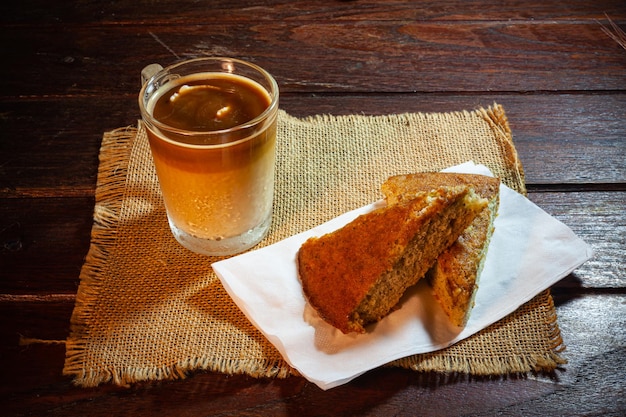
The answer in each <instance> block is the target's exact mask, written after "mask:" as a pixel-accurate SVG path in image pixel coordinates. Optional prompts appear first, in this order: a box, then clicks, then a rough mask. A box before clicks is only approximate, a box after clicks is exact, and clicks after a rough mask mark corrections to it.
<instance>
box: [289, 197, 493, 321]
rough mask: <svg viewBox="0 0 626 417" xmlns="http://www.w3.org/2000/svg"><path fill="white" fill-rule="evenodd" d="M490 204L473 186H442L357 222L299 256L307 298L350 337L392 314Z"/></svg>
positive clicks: (312, 244) (309, 245) (306, 245)
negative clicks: (405, 296) (441, 255)
mask: <svg viewBox="0 0 626 417" xmlns="http://www.w3.org/2000/svg"><path fill="white" fill-rule="evenodd" d="M486 204H487V201H486V200H485V199H481V198H480V197H478V196H477V195H476V194H475V193H474V192H473V190H472V189H471V188H469V187H467V186H463V185H462V186H455V187H442V188H440V189H437V190H433V191H430V192H428V193H422V194H420V195H418V196H416V198H414V199H411V200H408V201H405V202H402V203H399V204H394V205H391V206H387V207H384V208H381V209H378V210H375V211H373V212H371V213H368V214H365V215H362V216H359V217H358V218H357V219H355V220H354V221H352V222H351V223H349V224H348V225H346V226H344V227H343V228H341V229H339V230H337V231H335V232H332V233H329V234H327V235H324V236H322V237H319V238H311V239H309V240H308V241H306V242H305V243H304V244H303V245H302V247H301V248H300V250H299V252H298V258H297V261H298V270H299V276H300V280H301V282H302V288H303V291H304V294H305V296H306V298H307V300H308V302H309V303H310V304H311V306H312V307H313V308H314V309H315V310H316V311H317V312H318V313H319V314H320V316H321V317H322V318H323V319H324V320H325V321H327V322H328V323H330V324H332V325H333V326H335V327H336V328H338V329H339V330H341V331H342V332H344V333H349V332H361V333H362V332H364V331H365V328H364V327H365V326H366V325H367V324H369V323H373V322H376V321H378V320H380V319H381V318H383V317H384V316H385V315H387V314H388V313H389V312H390V311H391V310H392V309H393V308H394V306H396V305H397V303H398V301H399V300H400V298H401V297H402V295H403V294H404V292H405V290H406V289H407V288H408V287H409V286H411V285H414V284H415V283H416V282H417V281H418V280H419V279H420V278H422V277H423V276H424V275H425V273H426V271H427V270H428V269H429V268H430V267H431V266H432V264H433V263H434V262H435V260H436V259H437V257H438V256H439V254H440V253H441V252H442V251H443V250H444V249H445V248H447V247H448V246H450V245H451V244H452V243H453V242H454V241H455V240H456V239H457V238H458V236H459V235H460V234H461V233H462V231H463V230H464V229H465V228H466V227H467V226H468V225H469V224H470V223H471V222H472V220H473V219H474V217H475V216H476V215H477V213H478V212H480V211H481V210H482V208H483V207H484V206H485V205H486Z"/></svg>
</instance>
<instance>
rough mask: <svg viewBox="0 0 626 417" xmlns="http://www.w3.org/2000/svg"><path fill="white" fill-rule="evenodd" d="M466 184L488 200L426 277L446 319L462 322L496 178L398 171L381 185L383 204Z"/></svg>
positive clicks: (485, 241)
mask: <svg viewBox="0 0 626 417" xmlns="http://www.w3.org/2000/svg"><path fill="white" fill-rule="evenodd" d="M462 184H464V185H469V186H471V187H472V188H473V189H474V190H475V191H476V193H477V194H478V195H480V196H481V197H483V198H486V199H487V200H489V204H488V205H487V207H485V208H484V209H483V210H482V211H481V212H480V213H479V214H478V216H476V218H475V219H474V221H473V222H472V223H471V224H470V225H469V227H468V228H467V229H465V231H464V232H463V233H462V234H461V235H460V236H459V238H458V239H457V240H456V242H454V244H453V245H452V246H450V247H449V248H448V249H447V250H446V251H445V252H444V253H442V254H441V255H440V256H439V257H438V258H437V262H436V263H435V265H434V266H433V267H432V268H431V269H430V271H428V274H427V277H428V281H429V283H430V285H431V286H432V288H433V293H434V295H435V297H436V298H437V300H438V301H439V304H440V305H441V307H442V308H443V310H444V311H445V312H446V314H447V315H448V317H449V319H450V321H451V322H452V323H453V324H454V325H455V326H459V327H463V326H465V324H466V323H467V320H468V318H469V314H470V311H471V309H472V307H473V305H474V297H475V295H476V290H477V289H478V282H479V278H480V273H481V271H482V268H483V265H484V261H485V258H486V254H487V249H488V248H489V241H490V239H491V235H492V234H493V230H494V228H493V221H494V219H495V217H496V215H497V211H498V204H499V195H500V194H499V187H500V180H499V179H498V178H492V177H487V176H484V175H470V174H453V173H422V174H410V175H398V176H395V177H391V178H389V179H388V180H387V181H386V182H385V183H384V184H383V185H382V186H381V188H382V191H383V194H385V198H386V200H387V204H398V203H400V202H402V201H407V200H411V199H413V198H414V197H415V196H416V195H418V194H420V193H423V192H428V191H430V190H432V189H433V188H436V187H441V186H444V185H447V186H457V185H462Z"/></svg>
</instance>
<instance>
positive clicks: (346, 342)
mask: <svg viewBox="0 0 626 417" xmlns="http://www.w3.org/2000/svg"><path fill="white" fill-rule="evenodd" d="M446 171H451V172H461V173H475V174H483V175H490V176H493V175H492V174H491V172H490V171H489V169H487V167H485V166H483V165H476V164H474V163H473V162H467V163H465V164H462V165H458V166H455V167H452V168H449V169H447V170H446ZM383 204H384V203H383V202H382V201H379V202H376V203H372V204H370V205H367V206H365V207H361V208H359V209H357V210H354V211H350V212H348V213H345V214H343V215H341V216H339V217H337V218H335V219H333V220H331V221H329V222H327V223H324V224H322V225H320V226H318V227H315V228H313V229H311V230H308V231H306V232H303V233H300V234H298V235H295V236H292V237H290V238H287V239H285V240H283V241H280V242H278V243H276V244H274V245H271V246H267V247H265V248H262V249H259V250H256V251H252V252H248V253H245V254H243V255H239V256H235V257H232V258H230V259H227V260H223V261H220V262H216V263H214V264H213V265H212V266H213V269H214V270H215V272H216V273H217V275H218V277H219V278H220V280H221V282H222V284H223V285H224V287H225V288H226V290H227V291H228V293H229V295H230V296H231V297H232V298H233V300H234V301H235V303H236V304H237V306H238V307H239V308H240V309H241V310H242V311H243V313H244V314H245V315H246V317H247V318H248V319H249V320H250V321H251V322H252V323H253V324H254V325H255V326H256V327H257V328H258V329H259V330H260V331H261V332H262V333H263V334H264V335H265V337H267V339H268V340H269V341H270V342H271V343H272V344H273V345H274V346H275V347H276V348H277V349H278V350H279V351H280V353H281V354H282V355H283V357H284V358H285V360H286V361H287V362H288V363H289V364H290V365H291V366H292V367H294V368H295V369H297V370H298V371H299V372H300V373H301V374H302V375H303V376H304V377H305V378H307V379H308V380H309V381H311V382H313V383H315V384H316V385H318V386H319V387H320V388H322V389H324V390H326V389H329V388H333V387H336V386H338V385H341V384H344V383H346V382H348V381H350V380H352V379H353V378H355V377H357V376H358V375H361V374H362V373H364V372H366V371H368V370H370V369H374V368H376V367H378V366H381V365H383V364H386V363H388V362H391V361H393V360H395V359H399V358H403V357H406V356H409V355H413V354H418V353H426V352H432V351H435V350H439V349H442V348H445V347H447V346H450V345H452V344H454V343H456V342H458V341H460V340H463V339H465V338H467V337H469V336H471V335H473V334H474V333H476V332H478V331H480V330H481V329H484V328H485V327H487V326H489V325H490V324H492V323H494V322H496V321H498V320H500V319H501V318H503V317H505V316H506V315H508V314H510V313H512V312H513V311H515V310H516V309H517V308H518V307H519V306H521V305H522V304H524V303H525V302H527V301H529V300H531V299H532V298H533V297H534V296H535V295H537V294H538V293H540V292H541V291H543V290H545V289H547V288H549V287H550V286H551V285H553V284H554V283H556V282H557V281H559V280H560V279H561V278H563V277H565V276H566V275H568V274H569V273H570V272H572V271H573V270H574V269H575V268H577V267H578V266H580V265H581V264H582V263H584V262H585V261H586V260H588V259H589V258H590V257H591V255H592V253H591V248H590V247H589V246H588V245H587V244H586V243H585V242H583V241H582V240H581V239H579V238H578V237H577V236H576V235H575V234H574V233H573V232H572V231H571V230H570V229H569V228H568V227H567V226H565V225H564V224H563V223H561V222H559V221H558V220H556V219H554V218H553V217H551V216H550V215H548V214H547V213H546V212H544V211H543V210H542V209H540V208H539V207H537V206H536V205H535V204H533V203H532V202H531V201H529V200H528V199H526V198H525V197H524V196H522V195H521V194H519V193H517V192H515V191H513V190H512V189H510V188H508V187H507V186H505V185H503V184H501V186H500V208H499V214H498V217H497V218H496V220H495V231H494V234H493V236H492V239H491V244H490V246H489V251H488V254H487V259H486V260H485V266H484V269H483V272H482V275H481V278H480V285H479V290H478V291H477V293H476V300H475V306H474V309H473V310H472V313H471V315H470V318H469V321H468V323H467V325H466V326H465V328H462V329H461V328H457V327H455V326H452V325H451V324H450V323H449V321H448V318H447V317H446V315H445V313H444V312H443V310H441V308H440V307H439V305H438V304H437V302H436V301H435V300H434V297H433V295H432V291H431V289H430V287H429V286H428V284H427V283H426V282H425V280H421V282H420V283H418V284H417V285H416V286H415V287H413V288H411V289H409V290H408V291H407V294H405V296H404V297H403V299H402V301H401V302H402V306H401V308H400V309H398V310H396V311H394V312H393V313H391V314H390V315H389V316H387V317H386V318H385V319H383V320H382V321H380V322H379V323H377V324H375V325H374V326H372V328H371V329H369V332H368V333H367V334H350V335H345V334H343V333H341V332H340V331H339V330H337V329H335V328H334V327H332V326H331V325H329V324H327V323H325V322H324V321H322V320H321V319H320V318H319V317H318V316H317V313H316V312H315V311H314V310H313V309H312V308H311V307H310V306H309V305H308V304H307V303H306V301H305V298H304V295H303V293H302V288H301V286H300V281H299V279H298V271H297V266H296V261H295V260H296V254H297V252H298V250H299V248H300V245H301V244H302V243H303V242H304V241H305V240H307V239H308V238H309V237H311V236H321V235H323V234H326V233H328V232H331V231H333V230H335V229H338V228H340V227H342V226H343V225H345V224H347V223H348V222H350V221H351V220H353V219H354V218H356V217H357V216H359V215H360V214H363V213H366V212H369V211H371V210H373V209H375V208H376V207H380V206H382V205H383Z"/></svg>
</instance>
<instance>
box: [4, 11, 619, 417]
mask: <svg viewBox="0 0 626 417" xmlns="http://www.w3.org/2000/svg"><path fill="white" fill-rule="evenodd" d="M0 11H1V13H0V21H1V24H0V27H1V34H2V36H0V39H2V40H1V41H0V42H1V43H2V51H3V56H4V57H5V58H4V64H3V65H2V69H1V70H0V71H1V74H2V77H1V80H2V81H1V82H2V89H1V93H0V123H1V131H2V136H1V139H0V242H1V247H0V251H1V252H0V323H1V324H0V335H1V337H0V367H1V369H2V373H1V374H2V375H1V376H0V381H1V384H0V409H2V410H3V414H4V415H15V416H19V415H37V416H43V415H46V416H47V415H51V416H57V415H59V416H61V415H62V416H74V415H75V416H85V415H89V416H98V415H152V414H158V415H159V416H162V417H164V416H188V415H189V416H191V415H193V416H212V415H228V416H269V415H272V416H274V415H275V416H296V415H297V416H308V415H333V416H343V415H363V416H377V415H395V416H408V415H437V416H455V415H461V414H462V415H624V414H625V413H626V395H624V394H625V393H624V391H625V390H624V386H625V385H626V331H625V330H626V274H625V270H626V269H625V267H624V265H625V262H624V258H625V257H626V244H625V243H626V216H625V211H624V207H625V202H626V198H625V197H626V182H625V178H626V164H625V155H626V49H624V47H622V46H620V43H619V42H618V41H617V40H616V39H614V38H613V37H611V36H609V33H614V34H615V33H618V32H616V31H615V30H616V29H613V32H611V30H609V33H607V32H606V31H605V30H603V28H604V29H611V26H610V22H611V21H612V22H614V23H615V24H617V25H618V26H621V27H622V28H626V3H625V2H624V1H623V0H606V1H597V0H569V1H553V0H544V1H541V2H539V1H536V2H535V1H528V2H520V1H513V0H505V1H500V0H497V1H496V0H484V1H478V0H477V1H462V0H450V1H447V2H438V1H428V0H426V1H397V0H387V1H384V0H383V1H366V0H356V1H332V0H331V1H326V2H319V1H312V0H289V1H286V0H251V1H240V0H228V1H225V0H216V1H213V2H201V1H198V2H187V1H181V0H164V1H153V0H150V1H148V0H139V1H111V2H91V1H70V0H65V1H57V2H52V3H51V2H49V1H44V0H25V1H18V2H3V4H2V5H1V6H0ZM207 55H209V56H212V55H220V56H232V57H239V58H243V59H247V60H251V61H253V62H255V63H257V64H259V65H261V66H262V67H264V68H266V69H267V70H269V71H270V72H271V73H272V74H273V75H274V76H275V77H276V79H277V81H278V83H279V84H280V87H281V107H282V108H283V109H284V110H286V111H287V112H289V113H290V114H292V115H294V116H307V115H313V114H320V113H331V114H352V113H359V114H388V113H401V112H443V111H455V110H462V109H473V108H477V107H486V106H489V105H491V104H493V103H494V102H497V103H498V104H501V105H503V106H504V108H505V110H506V112H507V115H508V118H509V123H510V126H511V129H512V131H513V138H514V142H515V145H516V147H517V150H518V152H519V155H520V158H521V161H522V163H523V165H524V169H525V173H526V181H527V187H528V191H529V198H530V199H531V200H532V201H534V202H535V203H536V204H538V205H539V206H540V207H542V208H543V209H544V210H546V211H547V212H548V213H550V214H551V215H553V216H554V217H556V218H557V219H559V220H561V221H562V222H564V223H565V224H567V225H568V226H569V227H571V228H572V229H573V230H574V232H575V233H577V234H578V235H579V236H580V237H581V238H583V239H584V240H585V241H586V242H588V243H589V244H590V245H591V246H592V247H593V249H594V251H595V256H594V258H593V259H592V260H590V261H589V262H587V263H586V264H584V265H583V266H581V267H580V268H578V269H577V270H576V271H574V272H573V273H572V274H571V275H569V276H567V277H566V278H564V279H563V280H562V281H560V282H559V283H557V284H556V285H554V287H553V288H552V294H553V296H554V299H555V303H556V306H557V313H558V320H559V325H560V329H561V332H562V336H563V339H564V342H565V344H566V346H567V349H566V350H565V351H564V352H563V355H564V357H565V358H566V359H567V360H568V364H566V365H564V366H562V367H560V368H559V369H557V370H556V371H555V372H554V373H553V374H549V375H543V374H539V375H535V374H529V375H522V376H520V375H517V376H508V377H506V378H498V377H494V378H476V377H471V376H467V375H447V376H444V375H437V374H420V373H416V372H412V371H408V370H402V369H390V368H383V369H377V370H374V371H371V372H368V373H367V374H365V375H363V376H361V377H359V378H357V379H356V380H354V381H352V382H351V383H349V384H347V385H344V386H341V387H338V388H335V389H331V390H329V391H322V390H320V389H319V388H317V387H316V386H315V385H314V384H312V383H309V382H307V381H306V380H304V379H302V378H298V377H291V378H288V379H254V378H251V377H248V376H241V375H239V376H225V375H222V374H218V373H211V372H196V373H193V374H191V375H189V377H188V378H187V379H185V380H177V381H164V382H152V383H139V384H136V385H133V386H130V387H117V386H113V385H103V386H100V387H98V388H90V389H83V388H78V387H75V386H73V385H72V381H71V379H70V378H68V377H65V376H63V375H62V374H61V370H62V367H63V362H64V356H65V346H64V344H63V341H64V340H65V339H66V338H67V336H68V333H69V319H70V315H71V313H72V309H73V307H74V301H75V295H76V291H77V287H78V284H79V278H78V277H79V273H80V269H81V266H82V264H83V262H84V258H85V255H86V253H87V251H88V248H89V241H90V231H91V226H92V213H93V209H94V191H95V185H96V173H97V168H98V151H99V146H100V143H101V140H102V134H103V132H105V131H108V130H112V129H115V128H118V127H122V126H128V125H135V124H136V120H137V119H138V117H139V112H138V108H137V93H138V89H139V82H140V81H139V79H140V78H139V73H140V71H141V69H142V68H143V67H144V66H145V65H147V64H149V63H153V62H159V63H162V64H167V63H171V62H174V61H177V60H179V59H185V58H191V57H197V56H207Z"/></svg>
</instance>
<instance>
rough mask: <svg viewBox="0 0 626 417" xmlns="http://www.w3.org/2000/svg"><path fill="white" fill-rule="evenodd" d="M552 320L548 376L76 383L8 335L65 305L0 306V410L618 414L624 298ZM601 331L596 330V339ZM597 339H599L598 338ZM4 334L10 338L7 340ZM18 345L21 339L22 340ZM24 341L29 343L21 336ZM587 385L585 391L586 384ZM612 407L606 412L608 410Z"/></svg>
mask: <svg viewBox="0 0 626 417" xmlns="http://www.w3.org/2000/svg"><path fill="white" fill-rule="evenodd" d="M555 299H556V302H557V304H558V307H557V312H558V315H559V325H560V328H561V331H562V335H563V338H564V341H565V343H566V345H567V349H566V350H565V352H563V355H564V357H565V358H566V359H568V361H569V363H568V364H566V365H564V366H563V367H562V368H561V369H559V370H557V371H556V372H555V374H554V375H552V376H551V377H546V376H537V377H533V376H530V377H527V378H515V377H509V378H506V379H500V378H486V379H481V378H467V377H464V376H456V377H448V378H446V377H445V376H442V375H432V374H419V373H414V372H411V371H406V370H398V369H379V370H375V371H372V372H369V373H367V374H366V375H364V376H362V377H360V378H358V379H356V380H355V381H353V382H351V383H349V384H347V385H345V386H341V387H338V388H335V389H332V390H329V391H322V390H320V389H318V388H317V387H316V386H315V385H313V384H311V383H309V382H306V381H305V380H303V379H301V378H295V377H294V378H289V379H286V380H271V379H260V380H257V379H253V378H249V377H246V376H231V377H225V376H223V375H219V374H215V373H207V372H196V373H192V374H191V375H190V376H189V378H188V379H186V380H179V381H170V382H155V383H140V384H136V385H133V386H132V387H129V388H119V387H113V386H110V385H104V386H103V387H101V388H100V389H81V388H74V387H72V386H71V381H70V380H69V379H68V378H66V377H63V376H61V368H62V366H63V356H64V349H63V346H62V345H58V344H43V343H32V344H26V345H24V344H23V345H21V346H19V345H14V344H13V343H15V341H16V340H18V337H17V336H16V335H15V334H14V333H16V332H18V333H20V334H22V335H25V336H28V337H32V338H38V337H40V338H46V337H51V338H53V339H52V340H57V339H60V338H62V337H63V335H64V334H65V332H67V321H66V320H68V318H69V314H70V312H71V307H72V303H70V302H59V301H49V302H42V301H37V302H8V303H7V302H0V324H1V326H0V329H2V330H1V332H2V334H3V336H8V337H2V339H1V340H3V341H4V342H2V343H3V345H4V347H3V352H7V353H6V354H3V355H2V356H1V357H0V365H2V369H3V373H2V376H0V381H2V384H1V386H2V388H1V391H0V392H1V393H2V395H0V407H2V409H3V413H4V415H7V416H12V415H43V414H45V415H64V416H73V415H77V416H78V415H82V416H84V415H90V416H108V415H111V414H110V413H111V412H112V410H115V413H116V414H118V415H145V414H152V413H154V412H156V411H157V410H158V412H159V415H161V416H186V415H189V416H191V415H205V416H209V415H232V416H267V415H274V416H290V415H294V413H296V414H298V415H302V416H313V415H329V416H330V415H361V416H375V415H400V416H402V415H407V416H408V415H415V412H416V407H418V406H417V405H416V404H419V413H420V415H439V416H441V415H444V416H455V415H461V414H462V415H479V414H485V415H494V414H505V415H519V414H523V415H529V413H530V415H537V416H539V415H552V413H553V412H554V410H555V407H556V405H558V407H559V412H560V414H561V415H589V414H593V415H598V414H604V415H617V414H615V413H618V412H619V411H624V410H625V409H626V403H625V400H624V398H623V396H622V394H623V386H622V384H623V380H624V377H626V366H625V364H624V361H623V355H624V354H626V334H625V333H624V332H615V331H607V329H620V328H624V326H625V325H626V296H625V295H623V294H622V295H598V294H595V295H594V294H591V295H586V296H584V297H569V296H568V295H565V296H564V297H560V296H559V295H558V294H557V295H555ZM599 335H601V336H599ZM602 335H603V336H602ZM7 340H10V342H9V343H8V345H9V346H8V347H7V346H6V345H7V342H6V341H7ZM22 340H23V341H24V339H22ZM26 342H29V340H26ZM587 388H592V389H587ZM611 413H613V414H611Z"/></svg>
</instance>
